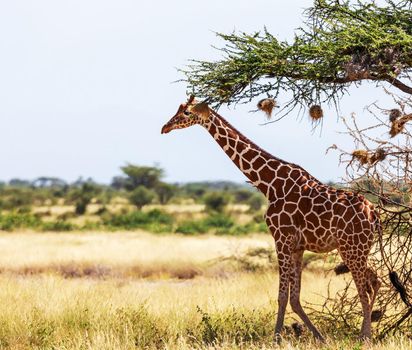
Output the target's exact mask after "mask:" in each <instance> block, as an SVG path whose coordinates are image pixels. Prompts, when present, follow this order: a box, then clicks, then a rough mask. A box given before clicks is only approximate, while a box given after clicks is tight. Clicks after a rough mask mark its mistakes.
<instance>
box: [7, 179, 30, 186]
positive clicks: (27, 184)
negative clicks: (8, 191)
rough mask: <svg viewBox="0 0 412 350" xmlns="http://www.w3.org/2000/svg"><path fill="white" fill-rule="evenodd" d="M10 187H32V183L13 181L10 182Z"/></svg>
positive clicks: (19, 180) (20, 180)
mask: <svg viewBox="0 0 412 350" xmlns="http://www.w3.org/2000/svg"><path fill="white" fill-rule="evenodd" d="M9 186H12V187H31V181H28V180H22V179H11V180H10V181H9Z"/></svg>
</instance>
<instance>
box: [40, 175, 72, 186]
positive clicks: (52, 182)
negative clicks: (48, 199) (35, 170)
mask: <svg viewBox="0 0 412 350" xmlns="http://www.w3.org/2000/svg"><path fill="white" fill-rule="evenodd" d="M32 186H34V187H40V188H45V187H47V188H59V189H60V188H66V187H67V186H68V184H67V182H66V181H64V180H62V179H59V178H57V177H47V176H41V177H38V178H37V179H35V180H34V181H33V182H32Z"/></svg>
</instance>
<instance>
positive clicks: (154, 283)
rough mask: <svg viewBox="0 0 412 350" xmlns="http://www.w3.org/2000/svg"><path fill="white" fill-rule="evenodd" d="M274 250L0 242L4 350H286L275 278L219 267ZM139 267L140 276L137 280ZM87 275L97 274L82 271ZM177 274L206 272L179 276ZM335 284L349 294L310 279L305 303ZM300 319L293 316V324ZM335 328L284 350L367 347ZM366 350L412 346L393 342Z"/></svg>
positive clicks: (111, 236)
mask: <svg viewBox="0 0 412 350" xmlns="http://www.w3.org/2000/svg"><path fill="white" fill-rule="evenodd" d="M271 243H272V242H271V238H270V237H269V236H267V235H255V236H250V237H242V238H235V237H217V236H207V235H206V236H201V237H184V236H178V235H150V234H147V233H144V232H136V233H126V232H125V233H70V234H67V233H64V234H61V233H46V234H39V233H13V234H1V235H0V247H1V250H2V254H1V255H0V270H1V271H2V273H1V274H0V286H1V288H0V305H2V307H1V312H0V348H1V349H143V348H150V349H246V348H248V349H249V348H250V349H272V348H273V349H275V348H279V347H277V346H275V345H274V344H273V337H272V328H273V323H274V321H275V314H276V308H277V306H276V305H277V303H276V295H277V282H278V279H277V273H276V272H275V271H271V270H270V269H260V270H256V271H255V272H250V271H249V272H248V271H244V270H242V269H241V268H240V267H239V266H234V265H233V264H228V263H227V261H228V259H222V257H223V258H228V257H231V256H242V254H244V253H245V252H247V251H248V250H250V249H255V248H268V247H270V246H271ZM229 261H231V260H229ZM136 266H138V267H139V269H140V271H141V273H132V272H131V271H133V268H136ZM58 267H60V268H62V267H65V268H66V269H69V268H70V267H71V268H72V271H74V272H73V273H72V274H69V273H66V274H65V273H64V270H59V268H58ZM85 268H90V269H91V270H90V271H92V272H90V273H79V271H83V272H84V269H85ZM99 268H100V269H101V270H102V271H103V272H101V273H97V272H96V271H97V270H98V269H99ZM81 269H83V270H81ZM93 269H94V270H93ZM105 269H106V270H108V271H110V273H109V272H104V271H106V270H105ZM178 269H181V270H182V271H186V270H187V269H194V270H196V271H197V270H199V271H201V272H200V273H197V274H195V275H187V276H186V275H185V274H184V273H182V275H177V274H175V273H174V272H173V271H176V270H178ZM185 269H186V270H185ZM76 271H77V272H76ZM144 271H146V272H147V271H151V272H150V273H146V275H144V274H143V272H144ZM153 271H157V272H153ZM313 271H317V272H313ZM331 278H332V282H331V285H332V291H333V290H337V289H339V288H340V287H341V286H343V284H344V279H343V277H340V276H338V277H334V276H332V275H331V274H330V273H326V272H320V270H319V269H316V270H311V271H305V272H304V276H303V285H302V290H303V296H302V299H303V300H304V301H306V302H311V303H315V304H317V303H320V302H321V301H322V295H325V290H326V287H327V284H328V282H329V281H330V279H331ZM294 321H296V320H295V319H294V316H293V314H289V316H288V319H287V323H288V324H290V323H291V322H294ZM331 329H332V330H333V325H330V327H329V329H327V330H326V329H325V330H324V331H329V332H330V334H329V335H330V337H329V338H328V343H327V344H326V345H323V346H321V345H320V344H316V343H315V342H314V341H313V340H312V337H311V336H310V334H307V332H305V333H304V334H303V335H302V336H301V338H295V337H294V336H293V334H286V335H285V341H284V343H283V345H282V346H281V348H283V349H320V348H324V349H361V347H362V346H361V344H360V343H358V342H357V341H356V339H342V337H339V334H334V333H333V331H331ZM369 348H371V349H411V348H412V345H411V342H410V341H409V340H407V339H389V340H387V341H385V342H384V343H375V344H371V345H370V346H369Z"/></svg>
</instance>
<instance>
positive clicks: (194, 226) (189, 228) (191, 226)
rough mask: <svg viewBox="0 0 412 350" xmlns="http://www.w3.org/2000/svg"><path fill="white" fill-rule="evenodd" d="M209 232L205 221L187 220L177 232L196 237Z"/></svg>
mask: <svg viewBox="0 0 412 350" xmlns="http://www.w3.org/2000/svg"><path fill="white" fill-rule="evenodd" d="M207 231H208V227H207V226H206V225H205V223H204V221H202V220H198V221H194V220H187V221H183V222H181V223H180V224H179V225H178V226H177V228H176V229H175V232H177V233H183V234H185V235H195V234H199V233H206V232H207Z"/></svg>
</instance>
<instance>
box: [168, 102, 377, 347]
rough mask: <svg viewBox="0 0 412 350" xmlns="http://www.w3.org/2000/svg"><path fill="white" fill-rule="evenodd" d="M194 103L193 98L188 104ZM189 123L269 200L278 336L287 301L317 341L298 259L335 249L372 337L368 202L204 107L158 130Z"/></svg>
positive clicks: (373, 282)
mask: <svg viewBox="0 0 412 350" xmlns="http://www.w3.org/2000/svg"><path fill="white" fill-rule="evenodd" d="M193 103H194V102H193ZM194 124H200V125H202V126H204V127H205V128H206V129H207V130H208V131H209V133H210V134H211V135H212V137H213V138H214V139H215V140H216V141H217V143H218V144H219V145H220V147H221V148H222V149H223V150H224V151H225V153H226V154H227V155H228V156H229V157H230V159H231V160H232V161H233V162H234V163H235V164H236V166H237V167H238V168H239V169H240V170H241V171H242V172H243V173H244V174H245V175H246V177H248V179H249V180H250V182H251V183H252V184H253V185H254V186H255V187H256V188H258V189H259V190H260V191H261V192H262V193H263V194H264V195H265V196H266V198H267V199H268V203H269V205H268V209H267V212H266V215H265V219H266V223H267V225H268V227H269V230H270V232H271V233H272V236H273V238H274V240H275V246H276V251H277V257H278V261H279V296H278V304H279V310H278V316H277V322H276V327H275V334H276V336H277V337H280V332H281V329H282V327H283V321H284V315H285V309H286V305H287V303H288V300H289V298H290V304H291V307H292V309H293V311H294V312H295V313H297V314H298V315H299V316H300V317H301V319H302V320H303V322H304V323H305V324H306V326H307V327H308V328H309V329H310V330H311V331H312V333H313V334H314V336H315V337H316V338H318V339H323V338H322V335H321V334H320V333H319V331H318V330H317V329H316V327H315V326H314V325H313V324H312V322H311V321H310V320H309V318H308V316H307V315H306V313H305V312H304V310H303V308H302V306H301V303H300V288H301V274H302V257H303V252H304V251H305V250H309V251H312V252H316V253H323V252H329V251H331V250H334V249H337V250H338V252H339V253H340V255H341V257H342V259H343V261H344V263H345V264H346V265H347V266H348V268H349V270H350V271H351V273H352V276H353V278H354V281H355V284H356V287H357V290H358V294H359V298H360V302H361V305H362V309H363V315H364V320H363V323H362V329H361V336H362V337H363V338H370V337H371V311H372V307H373V302H374V300H375V296H376V293H377V292H378V289H379V286H380V282H379V280H378V279H377V276H376V273H375V272H374V271H373V270H372V269H370V268H369V267H368V264H367V260H368V255H369V252H370V250H371V247H372V243H373V239H374V232H375V231H376V230H378V229H379V227H380V226H379V225H380V223H379V219H378V216H377V214H376V212H375V210H374V208H373V205H372V204H371V203H370V202H369V201H368V200H367V199H365V198H364V197H363V196H361V195H359V194H355V193H352V192H349V191H344V190H339V189H335V188H333V187H330V186H327V185H324V184H322V183H321V182H320V181H318V180H317V179H316V178H314V177H313V176H312V175H310V174H309V173H308V172H307V171H305V170H304V169H302V168H301V167H300V166H298V165H295V164H292V163H288V162H286V161H283V160H281V159H279V158H277V157H274V156H272V155H271V154H269V153H267V152H266V151H264V150H263V149H261V148H260V147H258V146H257V145H255V144H254V143H253V142H251V141H250V140H249V139H248V138H246V137H245V136H244V135H242V134H241V133H240V132H238V131H237V130H236V129H235V128H234V127H233V126H232V125H230V124H229V123H228V122H227V121H226V120H225V119H224V118H222V117H221V116H220V115H218V114H217V113H216V112H215V111H213V110H211V109H209V112H208V115H207V118H205V117H204V115H203V116H202V117H201V116H199V115H197V114H196V113H193V112H192V110H191V104H190V103H189V104H183V105H181V106H180V107H179V110H178V112H177V113H176V115H175V116H174V117H173V118H172V119H171V120H170V122H169V123H167V124H166V125H165V126H164V129H163V130H162V132H168V131H170V130H172V129H178V128H185V127H188V126H191V125H194Z"/></svg>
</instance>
